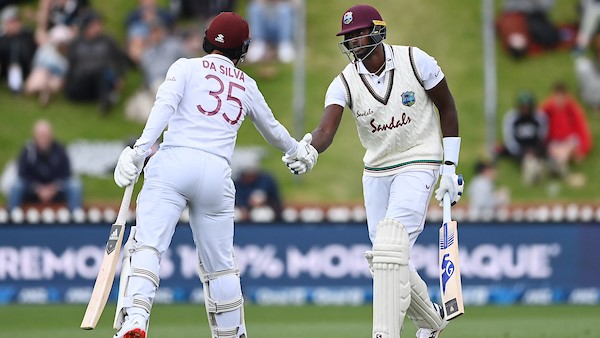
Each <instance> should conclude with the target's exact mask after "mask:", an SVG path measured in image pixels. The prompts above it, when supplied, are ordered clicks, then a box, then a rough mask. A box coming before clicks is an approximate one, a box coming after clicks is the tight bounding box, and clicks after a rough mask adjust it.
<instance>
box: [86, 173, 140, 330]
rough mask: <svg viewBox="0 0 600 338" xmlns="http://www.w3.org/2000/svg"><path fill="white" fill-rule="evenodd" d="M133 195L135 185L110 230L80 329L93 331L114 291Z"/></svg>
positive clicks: (130, 187)
mask: <svg viewBox="0 0 600 338" xmlns="http://www.w3.org/2000/svg"><path fill="white" fill-rule="evenodd" d="M132 194H133V184H131V185H129V186H127V188H126V189H125V193H124V194H123V200H122V201H121V208H120V209H119V214H118V215H117V220H116V221H115V223H114V224H113V225H112V227H111V228H110V233H109V236H108V241H107V242H106V249H105V250H104V257H103V258H102V263H101V265H100V270H99V271H98V277H96V282H95V283H94V289H93V290H92V295H91V297H90V301H89V303H88V306H87V308H86V310H85V314H84V315H83V320H82V321H81V325H80V327H81V328H82V329H84V330H92V329H93V328H95V327H96V324H98V320H99V319H100V316H101V315H102V311H104V307H105V306H106V302H107V300H108V296H109V295H110V290H111V289H112V285H113V282H114V280H115V271H116V269H117V263H118V261H119V255H120V253H121V246H122V244H123V235H124V233H125V223H126V218H127V212H128V211H129V204H130V202H131V195H132Z"/></svg>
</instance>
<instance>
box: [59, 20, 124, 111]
mask: <svg viewBox="0 0 600 338" xmlns="http://www.w3.org/2000/svg"><path fill="white" fill-rule="evenodd" d="M67 60H68V62H69V70H68V72H67V77H66V81H65V93H66V95H67V97H68V98H69V99H71V100H73V101H88V102H89V101H96V102H98V104H99V109H100V112H101V113H102V114H106V113H108V111H109V109H110V108H111V107H112V106H113V105H114V104H115V103H116V102H117V101H118V98H119V90H120V89H121V87H122V78H123V75H124V73H125V70H126V68H127V63H128V60H127V56H126V55H125V52H124V51H123V50H122V49H121V48H120V47H119V45H118V44H117V43H116V42H115V40H114V39H113V38H112V37H110V36H109V35H107V34H106V33H105V32H104V26H103V20H102V17H101V16H100V15H99V14H97V13H95V12H90V13H88V14H87V15H86V16H85V17H84V18H83V19H82V21H81V25H80V29H79V34H78V35H77V36H76V37H75V39H74V40H73V41H72V42H71V44H70V46H69V51H68V54H67Z"/></svg>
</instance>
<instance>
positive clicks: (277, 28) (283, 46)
mask: <svg viewBox="0 0 600 338" xmlns="http://www.w3.org/2000/svg"><path fill="white" fill-rule="evenodd" d="M248 22H249V23H250V32H251V34H250V36H252V45H250V49H249V50H248V55H247V61H248V62H259V61H262V60H264V58H265V57H266V56H267V52H268V48H269V46H271V45H272V46H274V47H275V48H276V50H277V57H278V58H279V60H280V61H281V62H286V63H288V62H292V61H293V60H294V56H295V55H294V53H295V51H294V3H293V1H292V0H251V1H250V2H249V3H248Z"/></svg>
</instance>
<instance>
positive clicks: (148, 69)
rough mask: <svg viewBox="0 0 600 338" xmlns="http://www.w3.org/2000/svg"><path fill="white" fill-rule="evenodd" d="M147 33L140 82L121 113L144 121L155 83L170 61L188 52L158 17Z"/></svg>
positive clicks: (151, 102)
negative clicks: (148, 33) (148, 35)
mask: <svg viewBox="0 0 600 338" xmlns="http://www.w3.org/2000/svg"><path fill="white" fill-rule="evenodd" d="M149 28H150V37H149V41H148V44H147V45H146V47H145V49H144V50H143V52H142V58H141V62H140V67H141V70H142V73H143V75H144V86H143V88H142V89H141V90H140V91H138V92H137V93H136V94H135V95H133V96H132V97H131V98H130V99H129V100H128V101H127V104H126V107H125V115H126V116H127V118H128V119H131V120H134V121H139V122H146V119H147V118H148V114H150V110H151V109H152V105H153V104H154V98H155V97H156V92H157V91H158V87H159V86H160V84H161V83H162V82H163V81H164V80H165V75H166V74H167V71H168V70H169V67H170V66H171V64H173V62H175V61H177V59H179V58H182V57H187V56H189V55H190V54H191V53H189V52H188V51H187V50H186V48H185V46H184V44H183V42H182V41H181V39H179V38H178V37H176V36H174V35H172V34H170V33H169V30H168V28H167V27H165V25H164V24H163V22H162V21H161V20H160V19H158V18H157V19H155V20H154V21H152V22H151V23H150V25H149Z"/></svg>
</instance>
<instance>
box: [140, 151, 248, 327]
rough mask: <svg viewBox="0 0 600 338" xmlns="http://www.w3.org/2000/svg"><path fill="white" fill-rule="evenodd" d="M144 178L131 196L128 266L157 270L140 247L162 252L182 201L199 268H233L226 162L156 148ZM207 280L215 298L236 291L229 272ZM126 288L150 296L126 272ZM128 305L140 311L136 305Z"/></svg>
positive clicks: (198, 153)
mask: <svg viewBox="0 0 600 338" xmlns="http://www.w3.org/2000/svg"><path fill="white" fill-rule="evenodd" d="M144 177H145V179H144V185H143V187H142V190H141V192H140V194H139V195H138V199H137V216H136V226H137V232H136V235H135V239H136V244H135V247H136V248H137V249H136V252H135V253H134V254H133V255H132V261H131V265H132V268H133V267H136V266H144V267H146V268H148V269H150V270H154V269H158V266H155V265H158V260H156V262H151V260H152V258H151V257H149V256H151V255H149V254H147V252H149V251H147V250H146V251H144V250H141V249H142V248H144V247H146V248H152V249H155V251H156V252H157V253H158V254H159V255H162V254H163V253H164V252H165V251H166V250H167V249H168V248H169V245H170V244H171V239H172V237H173V234H174V232H175V227H176V225H177V223H178V221H179V217H180V215H181V212H182V211H183V209H184V208H185V206H186V205H188V206H189V209H190V226H191V229H192V233H193V237H194V243H195V244H196V248H197V251H198V256H199V258H200V260H201V261H202V263H203V265H204V269H205V270H206V271H207V272H217V271H224V270H229V269H233V268H235V260H234V258H233V232H234V225H233V214H234V203H235V198H234V196H235V187H234V185H233V181H232V179H231V168H230V166H229V164H228V163H227V161H226V160H225V159H224V158H222V157H219V156H216V155H213V154H210V153H207V152H204V151H201V150H198V149H192V148H184V147H172V148H166V149H163V148H161V149H160V150H159V151H158V152H157V153H156V154H155V155H154V156H152V158H150V160H149V162H148V165H147V166H146V168H145V170H144ZM137 250H139V251H137ZM154 266H155V267H154ZM156 273H157V274H158V271H156ZM213 285H214V286H215V288H222V291H219V290H214V291H213V293H215V294H216V296H217V298H221V297H218V296H220V295H221V294H228V293H232V294H241V288H240V285H239V278H237V276H234V275H230V276H229V277H228V278H224V279H221V280H220V281H218V282H217V283H213ZM211 289H212V286H211ZM128 293H129V294H130V295H136V294H137V295H141V296H143V297H147V298H148V299H149V301H150V302H153V299H154V296H155V290H153V288H152V286H151V284H149V283H148V281H146V280H145V279H144V278H139V277H132V282H131V283H130V288H128ZM229 299H231V298H229ZM130 310H131V311H132V312H136V313H140V312H139V311H138V309H136V308H131V309H130ZM140 314H141V315H145V314H144V313H140ZM238 318H239V317H238ZM238 321H239V319H238Z"/></svg>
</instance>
